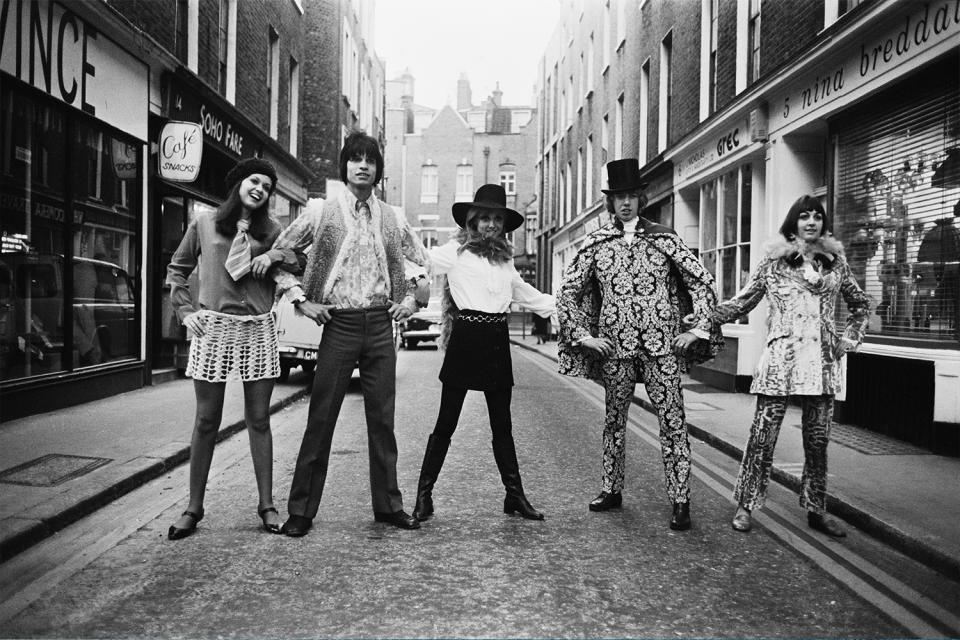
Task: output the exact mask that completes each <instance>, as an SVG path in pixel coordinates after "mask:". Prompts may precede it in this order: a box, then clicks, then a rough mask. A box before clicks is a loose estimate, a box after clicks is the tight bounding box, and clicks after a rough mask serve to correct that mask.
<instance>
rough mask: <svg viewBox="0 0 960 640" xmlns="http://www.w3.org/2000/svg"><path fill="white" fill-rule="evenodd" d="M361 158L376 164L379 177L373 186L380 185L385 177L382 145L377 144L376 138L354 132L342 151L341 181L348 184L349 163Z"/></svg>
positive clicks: (345, 141)
mask: <svg viewBox="0 0 960 640" xmlns="http://www.w3.org/2000/svg"><path fill="white" fill-rule="evenodd" d="M360 157H366V158H367V160H373V162H374V164H376V166H377V177H376V179H375V180H374V181H373V184H374V185H377V184H379V183H380V179H381V178H382V177H383V153H382V152H381V151H380V143H379V142H377V139H376V138H374V137H373V136H368V135H367V134H365V133H363V132H362V131H354V132H353V133H351V134H350V135H348V136H347V137H346V139H345V140H344V141H343V149H341V150H340V180H341V181H342V182H343V183H344V184H346V182H347V162H348V161H349V160H353V159H354V158H360Z"/></svg>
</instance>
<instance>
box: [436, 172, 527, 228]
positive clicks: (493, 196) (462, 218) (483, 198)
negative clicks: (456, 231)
mask: <svg viewBox="0 0 960 640" xmlns="http://www.w3.org/2000/svg"><path fill="white" fill-rule="evenodd" d="M473 207H479V208H481V209H490V210H492V211H502V212H503V232H504V233H508V232H510V231H513V230H514V229H516V228H518V227H519V226H520V225H522V224H523V216H522V215H520V214H519V213H517V212H516V211H514V210H513V209H510V208H508V207H507V192H506V191H504V190H503V187H501V186H500V185H499V184H485V185H483V186H482V187H480V188H479V189H477V193H476V195H475V196H473V202H454V203H453V219H454V220H455V221H456V223H457V224H458V225H460V226H461V227H466V226H467V222H468V220H467V214H468V213H469V212H470V209H471V208H473Z"/></svg>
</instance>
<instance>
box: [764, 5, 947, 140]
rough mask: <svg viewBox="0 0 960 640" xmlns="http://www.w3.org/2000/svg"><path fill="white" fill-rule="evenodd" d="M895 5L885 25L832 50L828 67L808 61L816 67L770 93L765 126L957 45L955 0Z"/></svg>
mask: <svg viewBox="0 0 960 640" xmlns="http://www.w3.org/2000/svg"><path fill="white" fill-rule="evenodd" d="M897 8H898V9H900V12H899V14H897V15H896V16H892V17H891V19H890V21H889V22H887V23H886V24H887V26H886V27H885V28H884V27H881V28H878V29H873V30H871V31H870V35H868V36H864V37H863V39H862V40H858V41H854V42H851V43H850V44H849V46H847V47H846V48H844V49H843V50H842V51H841V52H839V54H838V55H834V56H831V59H832V60H835V61H836V63H835V64H834V66H833V67H832V68H831V67H830V66H828V65H829V63H828V62H826V63H824V62H821V63H820V64H816V65H813V66H814V67H815V68H817V69H818V71H815V72H813V73H811V74H809V75H807V76H805V77H803V78H800V79H798V80H797V81H796V82H793V83H791V84H790V85H789V87H788V89H787V90H786V91H784V92H782V93H781V94H779V95H778V96H777V97H774V98H773V99H772V100H771V102H770V131H771V132H773V131H777V130H778V129H780V128H781V127H784V126H786V125H788V124H790V123H791V122H794V121H796V120H797V119H798V118H801V117H804V116H808V115H810V114H813V113H817V112H819V111H821V110H822V109H823V108H824V107H826V106H827V105H829V104H830V103H831V102H833V101H835V100H837V99H839V98H841V97H843V96H847V95H849V94H851V93H852V92H854V91H855V90H856V89H859V88H861V87H863V86H865V85H867V84H869V83H871V82H873V81H875V80H877V79H878V78H881V77H883V76H884V75H885V74H888V73H889V72H890V71H892V70H894V69H896V68H897V67H899V66H902V65H904V64H905V63H906V62H908V61H910V60H913V59H915V58H917V57H918V56H921V55H929V56H931V57H932V56H935V55H938V54H939V53H942V52H945V51H949V50H950V49H951V48H956V46H957V42H958V38H960V0H940V1H939V2H904V3H901V4H899V5H897ZM878 32H879V33H878ZM874 34H876V35H874Z"/></svg>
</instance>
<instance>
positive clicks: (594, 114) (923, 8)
mask: <svg viewBox="0 0 960 640" xmlns="http://www.w3.org/2000/svg"><path fill="white" fill-rule="evenodd" d="M564 7H565V10H564V15H563V18H562V19H561V21H560V23H559V24H558V26H557V29H556V31H555V33H554V36H553V39H552V40H551V42H550V44H549V46H548V48H547V49H546V51H545V52H544V57H543V59H542V61H541V64H540V71H539V81H538V107H539V109H540V111H541V113H542V114H543V118H542V121H541V125H540V135H539V142H538V162H537V171H538V179H537V180H538V195H539V199H540V201H541V202H543V207H542V211H541V213H542V217H541V221H540V230H539V232H538V244H539V245H540V254H539V255H540V261H541V267H542V268H541V271H540V273H541V274H542V277H543V278H544V280H543V281H541V282H539V283H538V284H539V285H540V286H541V287H543V288H546V289H547V290H550V289H555V288H556V287H557V286H558V285H559V280H560V277H561V274H562V270H563V268H564V266H565V265H566V264H567V263H568V261H569V259H570V257H571V256H572V255H573V254H574V253H575V251H576V249H577V247H578V246H579V244H580V242H582V238H583V236H584V234H585V233H586V232H588V231H589V230H590V229H592V228H595V227H596V226H598V225H599V224H602V223H604V222H606V220H607V216H606V214H605V213H604V212H603V211H602V210H601V209H602V208H601V204H600V200H599V195H600V194H599V186H600V182H601V181H602V179H603V174H604V172H603V165H604V163H605V162H606V161H608V160H611V159H615V158H620V157H631V156H636V157H639V158H640V164H641V166H642V170H643V173H644V175H645V178H646V179H647V180H648V181H649V183H650V186H649V187H648V195H649V196H650V199H651V202H650V206H649V208H648V210H647V212H646V213H645V215H646V216H647V217H649V218H652V219H654V220H656V221H659V222H662V223H664V224H667V225H670V226H672V227H674V228H675V229H676V231H677V233H678V234H680V236H681V237H682V238H683V239H684V240H685V241H686V242H687V244H688V245H690V246H691V247H692V248H694V249H695V250H697V251H698V252H699V254H700V256H701V258H702V260H703V262H704V264H705V265H706V266H707V267H708V268H709V269H710V270H711V271H712V272H713V273H714V274H715V275H716V277H717V283H718V289H719V291H718V292H719V294H720V296H721V297H722V298H723V299H727V298H729V297H731V296H733V295H734V294H735V293H736V292H737V291H738V290H739V289H740V288H741V287H742V286H743V285H744V284H745V282H746V279H747V277H748V276H749V273H750V271H751V270H752V269H753V268H754V267H755V266H756V264H757V263H758V262H759V260H760V259H761V257H762V255H763V245H764V243H765V242H766V241H767V240H768V239H769V238H771V237H773V236H774V235H775V234H776V233H777V229H778V228H779V225H780V222H781V220H782V218H783V216H784V214H785V213H786V211H787V209H788V208H789V206H790V204H791V203H792V202H793V201H794V200H796V198H797V197H799V196H800V195H802V194H805V193H806V194H813V195H815V196H816V197H818V198H820V199H821V200H822V202H823V203H824V205H825V207H826V209H827V211H828V212H829V213H831V214H832V216H833V218H834V228H835V233H836V235H837V236H838V237H839V238H840V239H841V240H843V241H844V243H845V244H846V247H847V257H848V260H849V262H850V264H851V266H852V267H853V268H854V270H855V272H856V274H857V277H858V279H859V280H860V283H861V285H862V286H863V287H864V288H865V290H866V291H867V292H868V293H869V294H870V295H871V296H872V297H873V298H874V300H875V301H876V304H877V306H876V309H875V310H874V312H873V314H872V316H871V318H870V327H869V330H868V335H867V339H866V341H865V344H864V346H863V347H862V349H861V350H860V352H858V353H857V354H853V355H851V356H849V357H847V358H845V368H846V375H847V379H848V386H847V391H846V395H845V397H843V398H838V400H840V402H839V403H838V409H839V414H840V416H842V418H843V419H845V420H847V421H850V422H854V423H856V424H860V425H861V426H864V427H867V428H871V429H875V430H878V431H880V432H883V433H886V434H889V435H892V436H895V437H898V438H902V439H905V440H909V441H912V442H916V443H919V444H922V445H925V446H928V447H930V448H932V449H934V450H936V451H942V452H948V453H951V454H953V455H958V454H960V401H958V398H960V375H958V374H960V275H958V274H960V267H958V266H957V265H960V232H958V231H957V229H956V227H955V224H954V223H953V219H954V217H955V216H957V215H960V204H958V202H960V151H958V149H960V109H958V104H960V94H958V85H960V70H958V67H960V63H958V59H960V5H957V3H956V2H930V3H919V2H907V1H902V0H901V1H897V0H863V1H860V2H858V1H857V0H795V1H792V2H775V1H772V0H701V1H700V2H696V1H692V2H654V1H651V0H642V1H641V2H629V1H628V0H603V1H601V2H584V1H582V0H568V1H566V2H565V3H564ZM841 306H842V305H841ZM724 333H725V336H726V339H727V348H726V349H725V350H724V352H723V353H722V354H721V355H720V356H719V357H718V358H717V359H715V360H714V361H711V362H709V363H706V364H705V365H703V366H701V367H698V368H697V369H696V370H695V372H694V374H693V375H694V377H697V378H699V379H701V380H703V381H706V382H708V383H710V384H715V385H718V386H722V387H725V388H730V389H740V390H742V389H745V388H746V387H747V385H748V384H749V381H750V379H751V376H752V372H753V368H754V366H755V364H756V361H757V358H758V356H759V353H760V351H761V349H762V347H763V345H764V343H765V340H766V335H765V311H764V310H763V309H762V308H760V309H757V310H755V311H754V312H752V313H751V314H750V317H749V319H748V320H746V321H744V322H743V323H741V324H731V325H727V326H725V327H724Z"/></svg>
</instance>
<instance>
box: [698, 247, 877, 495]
mask: <svg viewBox="0 0 960 640" xmlns="http://www.w3.org/2000/svg"><path fill="white" fill-rule="evenodd" d="M814 262H815V263H816V264H817V265H818V266H819V272H817V271H814V270H813V269H812V268H805V267H804V265H803V259H802V257H800V254H799V252H798V246H797V245H795V244H794V243H789V242H787V241H785V240H781V241H776V242H774V243H772V244H771V245H769V246H768V251H767V255H766V256H765V257H764V258H763V260H761V261H760V264H759V265H757V268H756V269H755V270H754V272H753V274H752V275H751V277H750V281H749V282H748V283H747V285H746V286H745V287H744V288H743V290H742V291H740V293H738V294H737V296H736V297H734V298H732V299H730V300H728V301H727V302H724V303H722V304H720V305H718V306H717V309H716V316H715V317H716V319H717V320H718V321H719V322H731V321H733V320H736V319H738V318H740V317H743V316H744V315H746V314H747V313H749V312H750V311H751V310H752V309H753V308H754V307H756V306H757V305H758V304H759V303H760V301H761V300H762V299H763V298H764V297H766V298H767V302H768V309H769V311H768V315H767V337H766V348H765V349H764V351H763V353H762V354H761V356H760V360H759V362H758V363H757V368H756V371H755V372H754V376H753V384H752V386H751V387H750V391H751V392H752V393H756V394H757V409H756V413H755V414H754V420H753V425H752V427H751V429H750V440H749V441H748V443H747V448H746V450H745V452H744V456H743V460H742V461H741V464H740V474H739V477H738V479H737V487H736V489H735V491H734V497H735V498H736V500H737V502H738V503H739V504H740V505H742V506H744V507H746V508H748V509H756V508H759V507H761V506H763V502H764V499H765V495H766V488H767V484H768V483H769V480H770V466H771V464H772V463H773V452H774V448H775V447H776V444H777V436H778V434H779V432H780V426H781V423H782V422H783V418H784V414H785V412H786V407H787V400H788V397H789V396H800V401H801V407H802V411H803V418H802V428H803V446H804V470H803V478H802V490H801V492H800V505H801V506H803V507H805V508H806V509H807V510H809V511H814V512H817V513H822V512H823V511H824V509H825V499H826V490H827V443H828V442H829V437H830V427H831V425H832V423H833V397H834V395H835V394H836V393H837V392H839V391H840V390H841V389H840V387H841V384H842V379H841V372H840V358H838V357H837V355H836V354H837V353H838V351H840V349H839V347H840V346H841V345H840V343H841V341H845V342H846V344H847V345H848V346H849V348H850V349H853V348H856V347H857V346H859V344H860V343H861V342H862V341H863V334H864V331H865V329H866V324H867V317H868V314H869V311H870V298H869V297H868V296H867V294H865V293H864V292H863V290H862V289H861V288H860V286H859V285H858V284H857V281H856V280H855V279H854V277H853V274H852V272H851V270H850V266H849V265H848V264H847V261H846V260H845V259H844V257H843V245H841V244H840V243H839V242H838V241H836V240H834V239H833V238H829V237H827V238H821V239H820V241H819V243H818V247H817V249H816V252H815V258H814ZM839 298H843V300H844V301H845V302H846V304H847V307H848V309H849V314H848V316H847V321H846V326H845V327H844V330H843V333H842V334H840V333H838V331H837V329H836V325H835V321H834V318H835V317H836V314H837V310H836V305H837V300H838V299H839ZM840 357H842V355H841V356H840Z"/></svg>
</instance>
